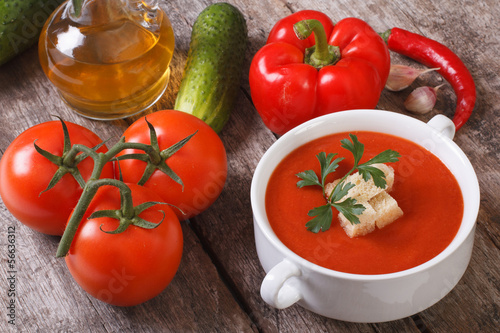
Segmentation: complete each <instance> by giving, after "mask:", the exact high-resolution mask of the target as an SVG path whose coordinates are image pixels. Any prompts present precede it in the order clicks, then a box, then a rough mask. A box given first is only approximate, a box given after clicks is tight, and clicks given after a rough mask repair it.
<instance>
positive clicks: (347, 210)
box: [297, 134, 401, 233]
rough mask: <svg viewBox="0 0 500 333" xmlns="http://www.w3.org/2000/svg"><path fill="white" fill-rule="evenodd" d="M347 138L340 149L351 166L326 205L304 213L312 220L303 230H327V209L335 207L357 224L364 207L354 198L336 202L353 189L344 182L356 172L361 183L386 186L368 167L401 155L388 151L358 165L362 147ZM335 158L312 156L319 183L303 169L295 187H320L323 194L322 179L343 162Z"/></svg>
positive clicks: (329, 216)
mask: <svg viewBox="0 0 500 333" xmlns="http://www.w3.org/2000/svg"><path fill="white" fill-rule="evenodd" d="M349 137H350V138H351V140H352V142H351V141H349V140H348V139H343V140H341V141H340V142H341V143H342V148H345V149H347V150H349V151H350V152H351V153H352V154H353V156H354V166H353V167H352V169H351V170H350V171H349V172H348V173H346V174H345V175H344V177H342V179H341V180H340V181H339V183H338V184H337V185H336V186H335V187H334V189H333V191H332V193H331V194H330V196H329V197H328V198H327V203H326V205H323V206H320V207H316V208H313V209H311V210H310V211H309V212H308V213H307V215H308V216H310V217H313V219H312V220H310V221H309V222H307V223H306V227H307V230H310V231H312V232H314V233H318V232H319V231H321V230H322V231H326V230H328V229H330V225H331V223H332V219H333V214H332V209H331V207H334V208H336V209H337V210H338V211H339V212H340V213H342V214H344V216H345V217H346V218H347V219H348V220H349V221H350V222H351V223H352V224H358V223H359V218H358V216H359V215H361V214H362V213H363V211H364V210H365V207H364V206H363V205H361V204H356V199H354V198H347V199H345V200H344V201H340V200H342V198H344V197H345V196H346V195H347V192H348V191H349V190H350V189H351V188H353V187H354V186H355V185H354V184H352V183H347V184H346V183H345V179H346V178H347V176H349V175H350V174H351V173H352V172H354V171H355V170H356V169H357V170H358V172H359V174H360V175H361V176H362V177H363V180H364V181H369V180H370V178H373V183H374V184H375V185H376V186H378V187H380V188H385V186H386V185H387V183H386V181H385V175H384V172H383V171H382V170H380V169H378V168H376V167H373V166H372V165H373V164H377V163H389V162H396V161H397V160H398V158H399V157H400V156H401V155H400V154H399V153H398V152H396V151H394V150H391V149H388V150H385V151H383V152H381V153H380V154H378V155H377V156H375V157H373V158H372V159H370V160H369V161H367V162H365V163H362V164H359V161H360V160H361V158H362V157H363V152H364V150H365V146H364V145H363V144H362V143H361V142H359V141H358V138H357V137H356V135H354V134H349ZM335 156H337V154H332V153H330V154H328V155H326V154H325V153H324V152H321V153H319V154H318V155H317V156H316V157H317V158H318V161H319V163H320V166H321V169H320V170H321V181H320V180H319V178H318V176H317V175H316V173H315V172H314V171H313V170H306V171H303V172H300V173H298V174H297V177H299V178H301V180H299V181H298V182H297V186H298V187H299V188H302V187H304V186H312V185H318V186H321V188H322V189H323V193H324V192H325V185H326V184H325V179H326V177H327V176H328V175H329V174H331V173H333V172H335V170H336V169H337V167H338V166H339V162H340V161H342V160H343V159H344V158H342V157H339V158H336V159H335V160H333V158H334V157H335ZM332 160H333V161H332Z"/></svg>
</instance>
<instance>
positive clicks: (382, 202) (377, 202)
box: [369, 191, 403, 229]
mask: <svg viewBox="0 0 500 333" xmlns="http://www.w3.org/2000/svg"><path fill="white" fill-rule="evenodd" d="M369 204H370V205H371V206H372V207H373V209H374V210H375V211H376V217H375V224H376V226H377V228H379V229H382V228H383V227H385V226H387V225H389V224H391V223H392V222H394V221H396V220H397V219H398V218H400V217H401V216H403V211H402V210H401V208H400V207H399V206H398V203H397V202H396V200H395V199H394V198H393V197H391V196H390V195H389V194H387V192H385V191H383V192H381V193H380V194H378V195H376V196H375V197H373V198H372V199H371V200H370V201H369Z"/></svg>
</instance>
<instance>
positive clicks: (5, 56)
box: [0, 0, 63, 65]
mask: <svg viewBox="0 0 500 333" xmlns="http://www.w3.org/2000/svg"><path fill="white" fill-rule="evenodd" d="M62 2H63V0H47V1H46V0H0V65H3V64H4V63H6V62H7V61H9V60H10V59H12V58H14V57H15V56H16V55H18V54H19V53H21V52H23V51H24V50H26V49H27V48H29V47H30V46H32V45H33V44H35V42H36V41H38V37H39V35H40V32H41V31H42V28H43V25H44V24H45V21H47V18H48V17H49V16H50V14H52V12H53V11H54V10H55V9H56V8H57V7H58V6H59V5H60V4H61V3H62Z"/></svg>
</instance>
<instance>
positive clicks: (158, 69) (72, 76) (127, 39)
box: [39, 0, 175, 120]
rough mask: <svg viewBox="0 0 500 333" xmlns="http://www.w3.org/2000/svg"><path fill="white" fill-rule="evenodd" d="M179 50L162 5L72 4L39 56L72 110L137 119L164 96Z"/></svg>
mask: <svg viewBox="0 0 500 333" xmlns="http://www.w3.org/2000/svg"><path fill="white" fill-rule="evenodd" d="M174 45H175V40H174V33H173V30H172V25H171V24H170V21H169V19H168V17H167V15H166V14H165V12H164V11H163V10H162V9H161V8H160V7H159V5H158V0H142V1H140V0H69V1H68V2H65V3H63V4H62V5H61V6H60V7H59V8H58V9H57V10H56V11H54V13H53V14H52V16H51V17H50V18H49V19H48V20H47V22H46V24H45V26H44V28H43V30H42V33H41V35H40V41H39V57H40V63H41V66H42V68H43V70H44V72H45V74H46V75H47V77H48V78H49V80H50V81H51V82H52V83H53V84H54V85H55V87H56V88H57V89H58V90H59V93H60V95H61V97H62V99H63V100H64V101H65V102H66V104H67V105H69V106H70V107H71V108H72V109H73V110H75V111H76V112H78V113H79V114H81V115H83V116H85V117H88V118H93V119H103V120H106V119H107V120H111V119H118V118H125V117H128V116H131V115H134V114H137V113H139V112H141V111H143V110H145V109H147V108H149V107H150V106H152V105H153V104H154V103H155V102H156V101H157V100H158V99H159V98H160V97H161V96H162V94H163V92H164V91H165V89H166V87H167V84H168V81H169V78H170V68H169V65H170V61H171V60H172V55H173V52H174Z"/></svg>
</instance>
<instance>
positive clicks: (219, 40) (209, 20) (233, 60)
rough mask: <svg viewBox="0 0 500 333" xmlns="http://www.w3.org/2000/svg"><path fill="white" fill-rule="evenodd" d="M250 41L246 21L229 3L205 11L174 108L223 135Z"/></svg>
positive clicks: (196, 25) (194, 34)
mask: <svg viewBox="0 0 500 333" xmlns="http://www.w3.org/2000/svg"><path fill="white" fill-rule="evenodd" d="M247 39H248V37H247V27H246V22H245V18H244V17H243V15H242V14H241V12H240V11H239V10H238V9H237V8H235V7H234V6H232V5H230V4H227V3H215V4H213V5H210V6H208V7H207V8H205V9H204V10H203V11H202V12H201V13H200V15H199V16H198V18H197V19H196V21H195V23H194V25H193V31H192V34H191V43H190V46H189V52H188V57H187V63H186V67H185V69H184V75H183V79H182V82H181V86H180V88H179V93H178V95H177V99H176V101H175V106H174V109H176V110H179V111H184V112H188V113H191V114H193V115H195V116H196V117H198V118H200V119H202V120H203V121H205V122H206V123H207V124H208V125H210V127H212V128H213V129H214V130H215V131H216V132H220V130H222V128H223V127H224V125H225V124H226V122H227V121H228V119H229V116H230V112H231V109H232V107H233V104H234V101H235V99H236V97H237V95H238V90H239V85H240V79H241V75H242V72H243V62H244V60H245V50H246V46H247Z"/></svg>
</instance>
